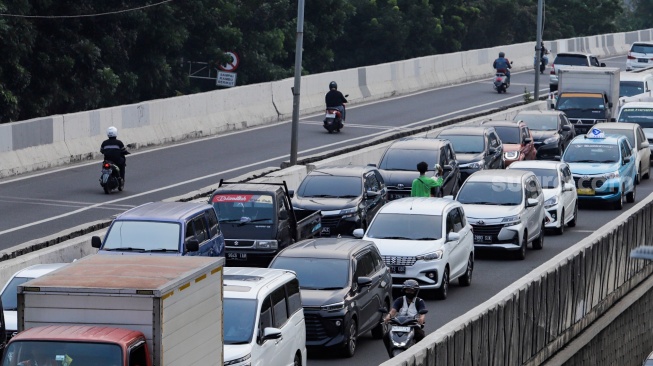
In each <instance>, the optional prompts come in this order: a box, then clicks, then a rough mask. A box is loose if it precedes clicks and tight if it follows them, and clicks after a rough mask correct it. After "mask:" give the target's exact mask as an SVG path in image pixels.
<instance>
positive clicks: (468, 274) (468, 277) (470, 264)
mask: <svg viewBox="0 0 653 366" xmlns="http://www.w3.org/2000/svg"><path fill="white" fill-rule="evenodd" d="M473 273H474V254H473V253H469V258H467V270H466V271H465V274H464V275H462V276H461V277H459V278H458V284H459V285H460V286H469V285H471V284H472V274H473Z"/></svg>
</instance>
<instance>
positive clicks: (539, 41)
mask: <svg viewBox="0 0 653 366" xmlns="http://www.w3.org/2000/svg"><path fill="white" fill-rule="evenodd" d="M543 2H544V0H537V33H536V36H535V38H536V40H535V58H534V60H535V62H534V64H535V67H534V70H535V100H538V99H540V62H542V60H541V52H542V51H541V50H542V8H543Z"/></svg>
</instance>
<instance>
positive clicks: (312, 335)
mask: <svg viewBox="0 0 653 366" xmlns="http://www.w3.org/2000/svg"><path fill="white" fill-rule="evenodd" d="M304 322H305V323H306V340H307V341H319V340H321V339H324V338H326V337H327V332H326V329H324V325H322V319H321V317H320V316H319V315H317V314H311V313H308V312H304Z"/></svg>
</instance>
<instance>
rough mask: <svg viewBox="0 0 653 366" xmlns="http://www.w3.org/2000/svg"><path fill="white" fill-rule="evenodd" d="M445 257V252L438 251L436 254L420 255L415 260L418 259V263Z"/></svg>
mask: <svg viewBox="0 0 653 366" xmlns="http://www.w3.org/2000/svg"><path fill="white" fill-rule="evenodd" d="M443 255H444V250H442V249H439V250H436V251H435V252H431V253H426V254H422V255H418V256H416V257H415V259H417V260H418V261H432V260H436V259H442V256H443Z"/></svg>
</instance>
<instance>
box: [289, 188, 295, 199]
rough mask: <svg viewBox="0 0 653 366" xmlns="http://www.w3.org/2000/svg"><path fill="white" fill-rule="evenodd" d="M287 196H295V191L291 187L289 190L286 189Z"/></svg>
mask: <svg viewBox="0 0 653 366" xmlns="http://www.w3.org/2000/svg"><path fill="white" fill-rule="evenodd" d="M288 197H290V198H293V197H295V191H294V190H292V189H289V190H288Z"/></svg>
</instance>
